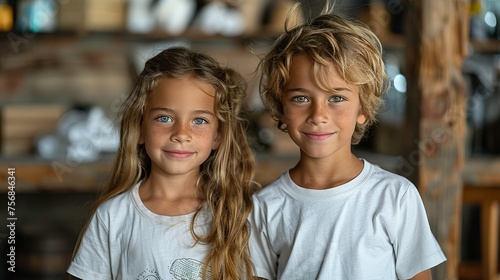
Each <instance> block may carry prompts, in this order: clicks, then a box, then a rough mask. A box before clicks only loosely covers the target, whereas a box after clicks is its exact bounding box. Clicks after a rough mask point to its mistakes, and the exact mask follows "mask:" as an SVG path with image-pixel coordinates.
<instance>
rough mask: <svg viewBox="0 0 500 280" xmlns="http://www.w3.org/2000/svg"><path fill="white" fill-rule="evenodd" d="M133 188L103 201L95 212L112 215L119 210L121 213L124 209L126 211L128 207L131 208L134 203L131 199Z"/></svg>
mask: <svg viewBox="0 0 500 280" xmlns="http://www.w3.org/2000/svg"><path fill="white" fill-rule="evenodd" d="M135 187H136V186H134V187H132V188H130V189H129V190H126V191H124V192H122V193H120V194H118V195H116V196H114V197H111V198H110V199H108V200H106V201H104V202H103V203H102V204H101V205H99V207H98V208H97V212H98V213H101V214H104V213H114V212H117V211H120V209H121V211H123V210H124V209H127V208H128V207H130V206H133V204H134V201H133V197H132V192H133V190H134V188H135Z"/></svg>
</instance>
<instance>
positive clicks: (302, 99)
mask: <svg viewBox="0 0 500 280" xmlns="http://www.w3.org/2000/svg"><path fill="white" fill-rule="evenodd" d="M292 101H294V102H298V103H303V102H307V101H309V99H307V97H305V96H294V97H293V98H292Z"/></svg>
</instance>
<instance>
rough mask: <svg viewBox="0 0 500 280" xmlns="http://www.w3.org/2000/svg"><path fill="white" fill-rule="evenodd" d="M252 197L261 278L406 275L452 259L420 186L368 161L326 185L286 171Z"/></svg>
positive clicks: (255, 249) (254, 242)
mask: <svg viewBox="0 0 500 280" xmlns="http://www.w3.org/2000/svg"><path fill="white" fill-rule="evenodd" d="M253 201H254V210H253V212H252V214H251V215H250V218H249V221H250V223H251V225H252V232H251V239H250V252H251V255H252V261H253V262H254V266H255V270H256V273H255V274H256V276H259V277H262V278H266V279H286V280H291V279H325V280H330V279H343V280H345V279H354V280H359V279H363V280H365V279H383V280H391V279H408V278H411V277H413V276H414V275H415V274H417V273H419V272H421V271H423V270H426V269H429V268H431V267H434V266H436V265H438V264H439V263H441V262H443V261H445V260H446V258H445V256H444V254H443V252H442V250H441V248H440V246H439V244H438V242H437V241H436V239H435V238H434V235H433V233H432V232H431V229H430V227H429V223H428V220H427V215H426V212H425V209H424V205H423V203H422V200H421V197H420V195H419V192H418V191H417V189H416V187H415V186H414V185H413V184H412V183H411V182H410V181H408V180H407V179H405V178H404V177H401V176H399V175H396V174H393V173H390V172H387V171H385V170H383V169H381V168H379V167H378V166H375V165H372V164H370V163H369V162H367V161H366V160H364V167H363V170H362V172H361V173H360V174H359V175H358V176H357V177H356V178H354V179H353V180H351V181H349V182H347V183H346V184H344V185H341V186H338V187H335V188H331V189H326V190H311V189H306V188H302V187H300V186H298V185H297V184H295V183H294V182H293V181H292V180H291V178H290V176H289V173H288V172H285V173H284V174H283V175H282V176H281V177H279V178H278V179H277V180H276V181H274V182H273V183H271V184H270V185H269V186H267V187H264V188H263V189H262V190H261V191H260V192H259V193H257V194H256V195H254V197H253Z"/></svg>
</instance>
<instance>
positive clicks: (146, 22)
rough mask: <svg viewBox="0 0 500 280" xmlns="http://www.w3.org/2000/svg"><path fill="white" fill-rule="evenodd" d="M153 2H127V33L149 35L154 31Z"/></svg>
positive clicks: (143, 0)
mask: <svg viewBox="0 0 500 280" xmlns="http://www.w3.org/2000/svg"><path fill="white" fill-rule="evenodd" d="M152 5H153V0H129V1H128V7H127V31H129V32H131V33H149V32H152V31H153V30H154V29H155V26H156V19H155V18H154V17H153V15H152V11H151V6H152Z"/></svg>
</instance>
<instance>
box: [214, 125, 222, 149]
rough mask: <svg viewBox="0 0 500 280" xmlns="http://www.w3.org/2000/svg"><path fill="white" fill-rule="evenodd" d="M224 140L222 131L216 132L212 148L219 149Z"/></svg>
mask: <svg viewBox="0 0 500 280" xmlns="http://www.w3.org/2000/svg"><path fill="white" fill-rule="evenodd" d="M221 142H222V133H221V132H220V130H218V131H217V134H215V137H214V140H213V141H212V150H217V149H218V148H219V146H220V143H221Z"/></svg>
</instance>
